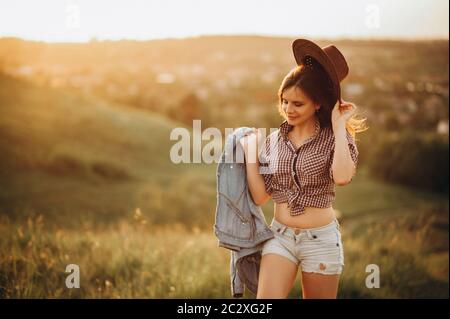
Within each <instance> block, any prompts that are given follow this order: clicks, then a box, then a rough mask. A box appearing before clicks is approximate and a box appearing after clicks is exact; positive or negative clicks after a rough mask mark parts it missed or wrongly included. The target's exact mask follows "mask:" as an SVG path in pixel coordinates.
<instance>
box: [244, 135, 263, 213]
mask: <svg viewBox="0 0 450 319" xmlns="http://www.w3.org/2000/svg"><path fill="white" fill-rule="evenodd" d="M260 138H261V134H260V132H259V131H258V134H257V133H251V134H249V135H247V136H244V137H243V138H241V140H240V142H241V145H242V147H243V149H244V154H245V159H246V161H245V162H246V170H247V183H248V187H249V189H250V193H251V195H252V198H253V201H254V203H255V204H256V205H258V206H260V205H264V204H265V203H266V202H267V201H268V200H269V198H270V194H268V193H267V192H266V186H265V183H264V178H263V176H262V175H261V174H260V173H259V159H258V157H257V156H256V154H259V150H258V145H259V143H258V141H259V139H260ZM255 150H256V152H255Z"/></svg>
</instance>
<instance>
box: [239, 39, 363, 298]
mask: <svg viewBox="0 0 450 319" xmlns="http://www.w3.org/2000/svg"><path fill="white" fill-rule="evenodd" d="M293 50H294V56H295V59H296V61H297V67H295V68H294V69H293V70H291V71H290V72H289V73H288V74H287V76H286V77H285V78H284V80H283V82H282V84H281V87H280V89H279V92H278V96H279V106H278V111H279V113H280V115H281V116H282V117H283V118H284V119H285V120H284V121H283V122H282V124H281V125H280V127H279V129H278V130H276V131H275V132H273V133H272V134H270V135H269V136H268V137H267V138H266V140H265V142H264V144H263V145H264V148H263V149H261V151H260V150H259V144H260V141H261V139H262V136H261V134H260V132H259V131H258V130H255V133H252V134H250V135H247V136H246V137H244V138H242V139H241V140H240V142H241V143H242V145H243V148H244V152H245V156H246V168H247V169H246V170H247V182H248V185H249V190H250V193H251V195H252V198H253V200H254V202H255V203H256V204H257V205H263V204H264V203H265V202H266V201H267V200H268V199H269V198H270V197H272V198H273V201H274V217H273V219H272V222H271V224H270V227H271V229H272V231H273V232H274V236H275V237H274V238H273V239H270V240H268V241H266V242H265V243H264V246H263V250H262V259H261V266H260V273H259V282H258V293H257V298H286V297H287V296H288V294H289V292H290V290H291V288H292V286H293V284H294V281H295V278H296V276H297V270H298V267H300V268H301V273H302V276H301V277H302V279H301V283H302V292H303V298H336V296H337V291H338V283H339V276H340V274H341V272H342V270H343V266H344V250H343V246H342V241H341V234H340V230H339V223H338V221H337V218H336V214H335V211H334V209H333V207H332V202H333V201H334V198H335V196H334V195H335V192H334V186H335V185H346V184H348V183H349V182H350V181H351V180H352V178H353V176H354V175H355V172H356V165H357V159H358V149H357V147H356V144H355V140H354V134H355V133H356V132H360V131H363V130H364V127H363V126H364V125H363V124H364V120H358V119H356V118H355V111H356V106H355V105H354V104H353V103H350V102H343V101H342V99H341V96H340V81H342V80H343V78H345V76H346V75H347V74H348V67H347V63H346V61H345V58H344V57H343V55H342V54H341V53H340V52H339V50H338V49H337V48H336V47H335V46H328V47H325V48H324V49H321V48H320V47H318V46H317V45H316V44H314V43H312V42H311V41H308V40H304V39H298V40H296V41H294V43H293ZM273 146H275V147H273ZM249 150H256V153H255V152H253V153H255V154H258V155H259V156H258V158H256V156H255V154H251V152H250V151H249ZM260 153H261V154H260ZM252 155H253V158H252ZM261 166H266V167H265V169H266V171H263V170H261Z"/></svg>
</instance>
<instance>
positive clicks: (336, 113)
mask: <svg viewBox="0 0 450 319" xmlns="http://www.w3.org/2000/svg"><path fill="white" fill-rule="evenodd" d="M356 109H357V107H356V105H355V104H354V103H352V102H346V101H344V100H342V103H341V102H340V101H339V100H338V101H337V102H336V104H335V105H334V108H333V111H332V112H331V122H332V124H333V130H334V129H335V128H338V127H342V126H343V127H345V124H346V123H347V121H348V120H349V119H350V118H351V117H352V116H353V115H354V114H355V112H356Z"/></svg>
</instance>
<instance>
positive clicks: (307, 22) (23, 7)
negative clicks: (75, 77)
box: [0, 0, 449, 42]
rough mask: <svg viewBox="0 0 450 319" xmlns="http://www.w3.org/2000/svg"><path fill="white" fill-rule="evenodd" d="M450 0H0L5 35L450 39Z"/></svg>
mask: <svg viewBox="0 0 450 319" xmlns="http://www.w3.org/2000/svg"><path fill="white" fill-rule="evenodd" d="M448 11H449V1H448V0H339V1H336V0H307V1H305V0H120V1H119V0H28V1H26V0H0V37H10V36H13V37H20V38H23V39H28V40H39V41H47V42H84V41H89V40H90V39H92V38H96V39H98V40H104V39H109V40H119V39H135V40H149V39H162V38H183V37H195V36H200V35H218V34H223V35H236V34H238V35H264V36H287V37H297V36H304V37H310V38H358V39H361V38H396V39H398V38H406V39H430V38H433V39H434V38H440V39H448V36H449V31H448V30H449V13H448Z"/></svg>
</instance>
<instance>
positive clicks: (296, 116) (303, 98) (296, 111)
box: [281, 86, 318, 125]
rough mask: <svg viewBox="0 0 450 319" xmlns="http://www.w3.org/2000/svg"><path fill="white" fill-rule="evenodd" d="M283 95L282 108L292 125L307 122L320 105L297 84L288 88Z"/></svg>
mask: <svg viewBox="0 0 450 319" xmlns="http://www.w3.org/2000/svg"><path fill="white" fill-rule="evenodd" d="M281 97H282V99H281V108H282V110H283V114H284V117H285V119H286V120H287V121H288V123H289V124H290V125H299V124H303V123H306V122H308V121H309V120H311V119H312V117H314V116H315V112H316V108H317V107H318V105H316V104H315V103H314V102H313V101H312V100H311V99H310V98H309V97H308V96H307V95H306V94H304V92H303V90H302V89H300V88H298V87H295V86H293V87H290V88H287V89H285V90H284V91H283V94H282V95H281Z"/></svg>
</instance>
